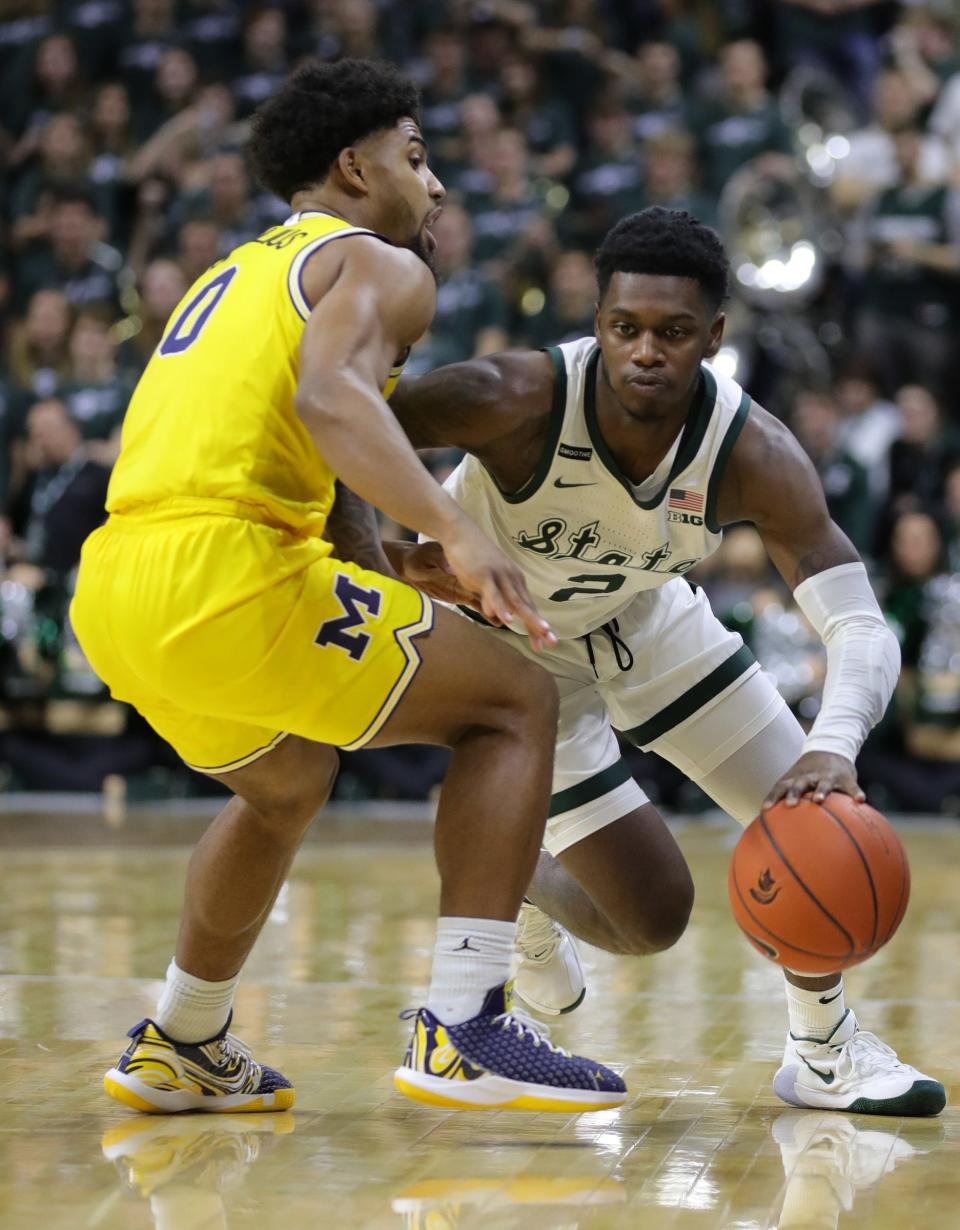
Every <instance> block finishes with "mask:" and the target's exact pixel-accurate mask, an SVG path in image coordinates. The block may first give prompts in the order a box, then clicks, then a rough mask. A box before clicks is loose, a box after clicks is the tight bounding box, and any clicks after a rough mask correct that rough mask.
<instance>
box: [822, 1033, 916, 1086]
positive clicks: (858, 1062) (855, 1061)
mask: <svg viewBox="0 0 960 1230" xmlns="http://www.w3.org/2000/svg"><path fill="white" fill-rule="evenodd" d="M891 1060H892V1061H893V1063H894V1064H895V1065H896V1067H898V1068H905V1067H906V1066H907V1065H906V1064H904V1063H901V1062H900V1060H899V1059H898V1058H897V1053H896V1051H894V1049H893V1048H892V1047H890V1046H887V1044H886V1042H884V1041H883V1040H882V1039H881V1038H878V1037H877V1035H876V1034H872V1033H870V1032H869V1031H868V1030H864V1029H858V1030H857V1032H856V1033H855V1034H854V1035H853V1037H852V1038H850V1039H849V1040H848V1041H847V1042H846V1043H845V1044H844V1045H843V1047H841V1048H840V1056H839V1058H838V1059H837V1068H836V1072H837V1076H839V1077H840V1079H841V1080H844V1079H846V1078H847V1077H848V1076H851V1075H852V1074H853V1070H854V1067H855V1066H856V1067H858V1068H859V1069H860V1071H861V1072H863V1073H864V1074H865V1075H869V1074H870V1073H872V1072H876V1071H877V1069H878V1068H881V1067H889V1066H890V1061H891Z"/></svg>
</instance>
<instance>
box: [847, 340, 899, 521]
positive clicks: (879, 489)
mask: <svg viewBox="0 0 960 1230" xmlns="http://www.w3.org/2000/svg"><path fill="white" fill-rule="evenodd" d="M836 394H837V405H838V406H839V407H840V412H841V414H842V416H843V418H842V422H841V424H840V443H841V445H842V446H843V448H844V449H845V450H846V451H847V452H848V453H849V454H850V456H851V457H853V458H854V459H855V460H856V461H858V462H859V463H860V465H862V466H863V468H864V469H865V470H866V471H867V479H868V481H869V483H870V491H871V494H872V495H873V497H874V499H875V500H877V501H880V500H882V499H883V498H884V497H885V496H886V494H887V487H888V485H889V481H890V472H889V464H888V455H889V452H890V445H891V444H892V443H893V441H894V440H895V439H896V438H897V436H898V435H899V434H900V428H901V419H900V411H899V410H898V409H897V407H896V405H894V403H893V402H892V401H888V400H887V399H886V398H884V397H881V395H880V391H879V389H878V387H877V382H876V379H875V378H874V376H873V373H872V370H871V368H870V366H869V364H867V363H865V362H854V363H853V364H851V366H849V367H848V368H847V370H846V371H845V372H843V373H842V374H841V376H840V379H839V381H838V382H837V388H836Z"/></svg>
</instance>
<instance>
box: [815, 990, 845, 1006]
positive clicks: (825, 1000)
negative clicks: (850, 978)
mask: <svg viewBox="0 0 960 1230" xmlns="http://www.w3.org/2000/svg"><path fill="white" fill-rule="evenodd" d="M842 994H843V987H841V988H840V990H839V991H838V992H837V993H836V995H821V996H820V1002H821V1004H832V1003H833V1001H834V1000H835V999H839V998H840V996H841V995H842Z"/></svg>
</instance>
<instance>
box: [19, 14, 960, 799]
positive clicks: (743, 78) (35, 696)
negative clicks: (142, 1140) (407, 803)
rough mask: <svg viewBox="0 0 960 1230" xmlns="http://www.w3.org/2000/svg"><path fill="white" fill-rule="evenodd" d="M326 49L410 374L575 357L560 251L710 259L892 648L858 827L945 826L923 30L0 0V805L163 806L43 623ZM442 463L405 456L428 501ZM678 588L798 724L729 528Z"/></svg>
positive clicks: (366, 783)
mask: <svg viewBox="0 0 960 1230" xmlns="http://www.w3.org/2000/svg"><path fill="white" fill-rule="evenodd" d="M347 55H350V56H362V57H376V58H386V59H389V60H391V61H393V62H395V63H398V64H400V65H401V66H403V67H404V68H405V69H406V70H407V71H409V72H410V73H411V74H412V75H413V76H414V77H415V79H416V80H417V82H418V83H419V85H420V87H421V91H422V100H423V102H422V121H423V129H424V133H425V136H426V139H427V141H428V143H429V148H430V159H431V165H432V167H433V169H434V170H435V171H436V172H437V174H438V175H439V176H440V177H441V179H442V180H443V181H444V183H445V185H446V187H447V189H448V197H447V203H446V208H445V210H444V213H443V215H442V217H441V218H440V220H439V222H438V223H437V226H436V228H435V230H436V236H437V239H438V242H439V251H438V261H439V272H440V286H439V297H438V307H437V313H436V317H435V320H434V322H433V325H432V326H431V329H430V331H429V333H428V335H427V336H426V337H425V338H424V340H423V341H422V342H421V343H420V344H419V345H418V346H417V347H416V348H415V350H414V352H413V354H412V356H411V360H410V363H409V366H408V370H412V371H413V372H414V373H416V372H422V371H425V370H428V369H429V368H432V367H434V366H437V365H439V364H443V363H449V362H455V361H458V360H463V359H468V358H470V357H472V356H474V355H478V354H483V353H486V352H490V351H493V350H497V349H501V348H504V347H506V346H508V345H528V346H534V347H536V346H543V345H547V344H550V343H555V342H560V341H564V340H567V339H571V338H575V337H580V336H583V335H584V334H586V333H590V332H592V328H593V305H594V300H595V284H594V278H593V270H592V252H593V250H594V248H595V247H596V245H597V244H598V242H599V241H600V239H601V238H602V237H603V234H604V232H605V231H606V230H607V229H608V228H609V227H610V226H611V225H612V224H613V223H614V222H615V221H617V219H619V218H620V217H621V216H623V215H624V214H626V213H630V212H632V211H634V210H637V209H640V208H643V207H645V206H647V205H651V204H658V205H663V206H667V207H670V208H678V209H687V210H689V211H691V212H692V213H694V214H696V215H697V216H698V217H699V218H700V219H702V220H703V221H705V222H707V223H709V224H710V225H713V226H716V227H717V228H718V229H719V230H720V232H721V234H722V235H723V237H724V239H725V241H726V243H727V246H728V251H729V252H730V255H731V263H732V275H733V276H732V296H731V301H730V303H729V305H728V328H727V335H726V339H725V344H724V347H723V349H722V351H721V353H720V355H719V356H718V357H717V360H716V361H717V363H718V364H719V365H721V366H722V367H723V368H724V370H726V371H727V372H728V373H729V374H731V375H733V376H734V377H735V378H736V379H738V380H739V381H740V382H741V383H743V384H744V385H745V386H746V387H747V389H748V390H749V391H750V392H751V393H752V394H753V396H754V397H755V398H756V400H758V401H759V402H761V403H762V404H764V405H765V406H766V407H767V408H768V409H769V410H771V411H772V412H773V413H775V414H777V415H778V416H780V417H782V418H783V419H784V420H785V421H786V422H788V423H789V425H790V426H791V427H792V429H793V430H794V431H795V432H796V434H797V436H798V437H799V439H800V441H801V443H802V444H803V446H804V448H805V449H806V450H807V452H808V453H809V455H810V457H811V459H812V461H813V463H814V465H815V466H816V468H817V470H818V472H819V474H820V476H821V478H822V480H823V485H824V488H825V491H826V493H827V499H828V503H829V505H830V509H831V511H832V513H833V515H834V517H835V519H836V520H837V521H838V522H839V524H840V525H841V526H842V527H843V528H844V529H845V530H846V532H847V533H848V534H849V536H850V537H851V539H852V540H853V541H854V543H855V544H856V546H857V547H858V548H859V549H860V551H861V552H862V553H863V554H864V556H865V558H866V559H867V560H868V562H869V565H870V568H871V571H872V574H873V577H874V580H875V582H876V585H877V588H878V592H879V594H880V595H881V599H882V601H883V603H884V606H885V610H886V612H887V614H888V617H889V619H890V621H891V623H892V625H893V626H894V627H895V629H896V630H897V632H898V635H899V636H900V639H901V645H902V650H903V661H904V667H905V670H904V675H903V680H902V683H901V686H900V689H899V691H898V694H897V698H896V701H895V703H894V705H892V706H891V710H890V712H889V713H888V716H887V718H886V720H885V722H884V724H883V726H882V727H881V728H880V730H878V731H877V732H875V734H874V736H872V737H871V740H870V741H869V743H868V745H867V747H866V749H865V751H864V754H863V758H862V763H861V775H862V779H863V781H864V783H865V784H866V785H867V788H868V790H870V791H871V794H872V797H873V798H874V799H875V801H877V802H878V804H879V805H881V806H891V807H898V808H906V809H914V810H922V811H938V810H944V811H946V812H948V813H956V814H960V431H958V426H960V396H958V393H957V389H958V376H960V347H958V345H957V339H958V336H960V335H958V322H960V23H958V19H957V18H956V17H955V15H954V9H953V5H952V4H951V3H949V0H920V2H916V3H893V2H887V0H480V2H471V0H446V2H445V3H443V4H438V3H435V2H433V0H281V2H278V3H263V4H252V3H244V2H243V0H76V2H73V3H66V2H65V3H60V4H55V3H53V4H51V3H42V2H39V0H34V2H31V0H21V2H18V0H7V2H6V3H4V4H3V5H0V206H2V211H3V225H2V229H0V234H2V242H0V336H2V348H0V509H2V514H3V515H2V517H0V549H2V552H3V572H4V575H3V579H2V581H0V703H2V713H3V725H4V730H3V732H2V733H0V763H2V764H3V765H5V766H6V773H7V780H8V782H9V783H10V784H13V785H26V786H32V787H37V786H45V785H46V786H53V785H56V784H60V785H64V786H67V787H72V788H96V787H97V786H98V785H99V781H100V780H101V779H102V777H103V774H104V773H106V772H121V773H125V774H130V775H131V776H132V777H133V778H136V777H137V775H138V774H139V775H140V776H141V777H145V778H147V779H150V780H154V779H156V780H158V781H162V782H163V787H162V788H163V789H167V790H186V789H192V788H193V787H194V786H195V785H196V782H195V781H190V780H189V779H188V777H187V775H186V771H185V770H179V769H178V768H177V767H176V763H175V760H174V758H173V757H172V754H171V753H168V752H166V751H165V750H164V749H163V748H162V746H161V745H160V744H159V743H158V741H156V740H154V739H153V738H152V737H151V736H150V733H149V732H148V731H147V730H146V729H145V728H144V727H143V725H142V723H140V722H139V720H138V719H137V718H136V716H135V715H132V714H128V713H125V714H124V715H123V717H122V719H121V720H119V722H118V721H114V722H113V724H111V722H109V721H107V722H104V721H101V720H99V719H97V718H96V717H91V714H92V713H95V712H96V710H95V707H94V706H92V704H91V703H90V702H92V701H94V700H105V697H104V693H103V689H102V686H101V685H100V683H99V681H98V680H97V679H96V678H95V676H93V674H92V672H91V671H90V669H89V667H88V666H87V665H86V663H85V661H84V659H83V655H82V653H81V652H80V650H79V647H78V646H77V644H76V641H75V639H74V638H73V636H72V634H71V631H70V628H69V624H68V622H67V621H66V620H65V614H64V613H65V610H66V605H67V602H68V600H69V593H70V588H71V585H72V573H73V570H74V569H75V566H76V563H77V560H78V558H79V550H80V545H81V543H82V541H83V539H84V537H85V536H86V535H87V534H88V533H89V532H90V531H91V530H92V529H93V528H94V527H95V526H96V525H97V524H98V523H99V522H100V520H101V519H102V517H103V515H104V514H103V501H104V494H105V490H106V483H107V480H108V477H109V469H110V466H111V464H112V462H113V460H114V459H115V457H116V456H117V452H118V449H119V440H120V429H121V425H122V422H123V417H124V412H125V409H126V405H127V402H128V400H129V397H130V393H131V390H132V388H133V386H134V385H135V383H136V380H137V377H138V375H139V373H140V372H141V371H142V369H143V367H144V365H145V364H146V362H147V360H148V359H149V357H150V354H151V353H152V351H153V349H154V347H155V346H156V344H157V342H158V340H159V338H160V335H161V333H162V330H163V328H164V325H165V323H166V321H167V318H168V316H169V314H170V312H171V310H172V308H173V307H174V305H175V304H176V303H177V302H178V300H179V299H180V298H181V296H182V295H183V293H184V291H185V290H186V288H187V287H188V286H189V285H190V283H191V282H192V281H193V279H194V278H196V277H197V276H198V275H199V274H200V273H201V272H202V271H203V270H204V269H205V268H207V266H209V265H210V264H211V263H212V262H214V261H215V260H217V259H219V258H220V257H222V256H224V255H225V254H226V253H227V252H228V251H230V249H231V248H233V247H234V246H236V245H237V244H239V243H242V242H244V241H245V240H248V239H251V238H253V237H254V236H256V235H258V234H259V233H260V232H261V231H263V230H264V229H265V228H267V227H268V226H270V225H273V224H274V223H276V222H278V221H282V220H283V218H284V217H285V215H286V212H287V210H286V207H285V205H284V203H283V202H280V201H277V200H276V199H273V198H271V197H270V196H268V195H265V194H264V193H263V192H261V191H260V190H259V189H258V187H257V186H256V184H255V183H253V182H252V180H251V177H250V174H249V170H248V167H247V165H246V162H245V159H244V154H243V146H244V140H245V135H246V131H247V126H248V123H249V119H250V116H251V114H252V112H253V111H254V109H255V108H256V106H257V105H258V103H260V102H261V101H262V100H263V99H265V98H266V97H268V96H269V95H270V93H271V92H272V91H273V90H274V89H275V88H276V86H277V85H278V84H279V83H280V82H281V81H282V80H283V79H284V77H285V75H286V74H287V73H288V72H289V71H290V70H291V69H292V68H293V67H295V66H296V65H297V64H298V63H300V62H302V61H303V60H304V59H307V58H310V57H315V56H319V57H321V58H323V59H336V58H338V57H341V56H347ZM455 461H456V458H455V457H454V456H451V455H448V454H441V455H435V456H432V457H431V458H430V463H431V465H432V466H433V467H434V468H435V471H436V473H437V474H438V476H439V477H441V478H442V477H443V475H444V474H445V473H446V472H447V471H448V470H449V468H450V466H451V465H453V464H455ZM798 515H799V510H798ZM385 532H387V533H395V532H401V531H400V530H399V528H398V527H385ZM697 579H698V580H699V581H700V582H701V583H702V584H704V585H706V586H707V588H708V590H709V591H710V593H711V597H712V599H713V601H714V604H715V607H716V609H717V610H718V613H719V614H721V616H722V617H723V618H725V619H726V620H728V621H729V622H730V623H731V624H732V625H733V626H736V627H738V628H739V629H740V630H741V631H742V632H743V634H744V636H745V638H746V639H747V640H748V642H749V643H750V644H751V645H752V646H753V648H754V650H755V652H756V653H757V655H758V657H760V659H761V661H762V662H763V663H764V665H765V666H766V667H767V669H769V670H772V671H773V672H774V674H776V676H777V679H778V682H779V683H780V686H781V688H782V689H783V691H784V693H785V695H786V696H787V698H788V699H789V700H790V702H791V704H792V705H793V706H794V707H795V709H796V711H797V712H798V714H799V715H800V716H801V717H802V718H804V719H806V720H810V719H812V718H813V717H814V716H815V713H816V708H817V697H818V694H819V689H820V685H821V682H822V677H823V654H822V652H821V650H820V647H819V645H818V643H817V642H816V638H815V637H814V636H813V635H812V633H811V631H810V629H809V628H808V627H807V626H806V625H805V624H804V622H803V620H802V617H801V616H800V615H799V613H798V612H797V610H796V608H795V607H794V606H793V604H792V602H791V599H790V595H789V592H788V591H787V590H786V588H785V587H784V586H783V584H782V583H781V582H780V581H779V580H778V579H777V578H776V576H775V575H773V574H772V573H771V570H770V566H769V564H768V563H767V561H766V558H765V555H764V553H763V550H762V548H761V547H760V545H759V542H758V540H757V538H756V535H755V534H754V533H753V531H752V530H749V529H746V528H739V529H737V530H735V531H733V532H732V533H729V534H728V536H727V539H726V540H725V543H724V546H723V548H722V549H721V552H720V553H719V554H718V556H717V557H715V558H714V559H713V560H710V561H708V562H707V563H706V564H705V565H704V566H703V568H702V575H700V576H699V577H698V578H697ZM107 731H109V733H107ZM632 754H633V755H634V756H635V762H634V763H635V768H636V771H637V774H638V776H639V777H640V778H641V780H643V781H644V783H645V784H646V785H647V786H648V788H649V789H650V790H651V792H652V793H653V794H654V795H655V796H657V797H661V798H663V799H664V800H665V801H666V802H668V803H670V802H673V803H674V804H676V805H678V806H683V807H687V808H690V807H694V808H695V807H696V806H698V804H699V802H700V801H701V800H698V799H697V797H696V796H695V794H694V793H693V792H691V790H690V788H689V786H688V785H687V784H685V783H683V782H682V780H681V779H679V778H678V776H677V775H676V774H674V773H673V772H672V771H671V770H670V769H669V768H668V767H667V766H664V765H662V764H660V763H659V762H655V758H652V757H646V756H643V755H641V754H639V753H632ZM442 770H443V756H442V754H440V753H434V752H432V751H429V750H428V749H414V750H412V751H410V752H404V753H402V754H399V755H398V754H396V753H365V754H361V755H359V756H357V757H354V758H352V759H349V760H348V761H347V763H346V768H345V772H344V774H343V776H342V779H341V787H340V789H341V791H342V792H343V793H346V794H348V795H351V796H353V797H369V796H371V795H383V796H389V797H398V796H399V797H407V798H416V797H423V795H424V794H425V793H426V792H427V791H428V790H429V789H430V788H431V786H432V785H434V784H435V782H436V781H437V780H438V778H439V776H440V775H441V774H442ZM151 774H152V775H153V777H152V778H151ZM158 775H159V776H158Z"/></svg>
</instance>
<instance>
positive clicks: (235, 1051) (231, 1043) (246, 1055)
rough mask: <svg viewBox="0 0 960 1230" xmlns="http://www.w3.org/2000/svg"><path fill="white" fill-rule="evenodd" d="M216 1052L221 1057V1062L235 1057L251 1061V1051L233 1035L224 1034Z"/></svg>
mask: <svg viewBox="0 0 960 1230" xmlns="http://www.w3.org/2000/svg"><path fill="white" fill-rule="evenodd" d="M217 1050H218V1051H219V1052H220V1054H221V1055H222V1056H223V1061H227V1060H230V1059H234V1058H235V1057H236V1056H237V1055H239V1056H240V1058H241V1059H248V1060H249V1059H252V1058H253V1051H252V1050H251V1049H250V1047H249V1046H247V1044H246V1043H245V1042H241V1041H240V1039H239V1038H238V1037H237V1036H236V1035H235V1034H224V1036H223V1037H222V1038H221V1039H220V1040H219V1043H218V1045H217Z"/></svg>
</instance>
